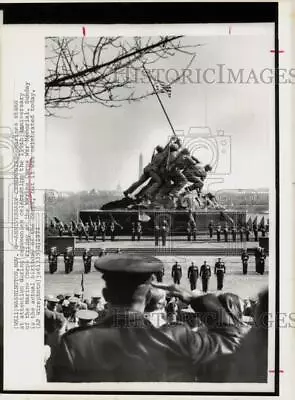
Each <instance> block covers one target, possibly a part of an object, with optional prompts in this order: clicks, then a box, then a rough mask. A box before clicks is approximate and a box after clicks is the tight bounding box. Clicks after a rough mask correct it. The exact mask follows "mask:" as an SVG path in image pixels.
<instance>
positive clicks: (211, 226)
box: [208, 221, 214, 239]
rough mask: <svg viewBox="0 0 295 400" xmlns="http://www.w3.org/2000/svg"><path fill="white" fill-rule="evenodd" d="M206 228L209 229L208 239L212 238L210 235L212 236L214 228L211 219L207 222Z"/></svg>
mask: <svg viewBox="0 0 295 400" xmlns="http://www.w3.org/2000/svg"><path fill="white" fill-rule="evenodd" d="M208 229H209V236H210V239H212V237H213V229H214V225H213V221H210V222H209V225H208Z"/></svg>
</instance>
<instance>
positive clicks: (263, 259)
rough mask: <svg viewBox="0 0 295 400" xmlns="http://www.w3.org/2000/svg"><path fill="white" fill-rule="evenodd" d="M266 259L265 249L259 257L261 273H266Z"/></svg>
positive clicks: (259, 271)
mask: <svg viewBox="0 0 295 400" xmlns="http://www.w3.org/2000/svg"><path fill="white" fill-rule="evenodd" d="M265 259H266V255H265V253H264V251H262V252H261V254H260V256H259V258H258V271H257V272H258V273H259V274H260V275H263V274H264V270H265Z"/></svg>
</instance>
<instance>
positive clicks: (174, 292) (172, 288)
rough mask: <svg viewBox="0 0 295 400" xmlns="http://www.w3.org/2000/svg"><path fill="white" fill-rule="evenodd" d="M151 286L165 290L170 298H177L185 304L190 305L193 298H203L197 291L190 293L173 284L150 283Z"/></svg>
mask: <svg viewBox="0 0 295 400" xmlns="http://www.w3.org/2000/svg"><path fill="white" fill-rule="evenodd" d="M151 285H152V286H153V287H155V288H158V289H163V290H166V291H167V292H168V293H169V294H170V295H171V296H173V297H177V298H179V299H180V300H182V301H183V302H184V303H186V304H190V302H191V301H192V299H193V298H195V297H199V296H200V295H202V296H203V293H202V292H201V291H199V290H194V291H193V292H191V291H190V290H187V289H184V288H182V287H180V286H178V285H175V284H171V285H166V284H164V283H158V282H152V283H151Z"/></svg>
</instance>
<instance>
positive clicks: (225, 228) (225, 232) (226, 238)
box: [223, 226, 228, 242]
mask: <svg viewBox="0 0 295 400" xmlns="http://www.w3.org/2000/svg"><path fill="white" fill-rule="evenodd" d="M223 234H224V241H225V242H228V227H227V226H225V227H224V228H223Z"/></svg>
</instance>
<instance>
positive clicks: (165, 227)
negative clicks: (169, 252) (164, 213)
mask: <svg viewBox="0 0 295 400" xmlns="http://www.w3.org/2000/svg"><path fill="white" fill-rule="evenodd" d="M168 230H169V227H168V222H167V221H166V219H164V221H163V222H162V224H161V228H160V233H161V238H162V246H166V241H167V235H168Z"/></svg>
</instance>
